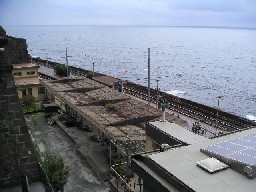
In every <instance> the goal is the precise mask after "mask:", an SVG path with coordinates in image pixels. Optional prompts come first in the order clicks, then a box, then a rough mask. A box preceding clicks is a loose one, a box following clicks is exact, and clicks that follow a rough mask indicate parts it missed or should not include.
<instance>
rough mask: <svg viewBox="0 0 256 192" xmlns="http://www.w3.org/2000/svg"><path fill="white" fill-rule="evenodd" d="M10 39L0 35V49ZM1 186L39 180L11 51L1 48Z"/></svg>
mask: <svg viewBox="0 0 256 192" xmlns="http://www.w3.org/2000/svg"><path fill="white" fill-rule="evenodd" d="M5 46H8V45H7V40H5V39H3V38H1V37H0V48H3V47H5ZM0 151H1V153H0V189H1V188H4V187H11V186H17V185H20V183H21V178H20V177H21V176H27V177H28V180H29V182H35V181H39V180H40V177H39V169H38V164H37V159H36V153H35V151H34V147H33V144H32V141H31V138H30V134H29V132H28V127H27V125H26V122H25V119H24V116H23V113H22V111H21V107H20V101H19V97H18V93H17V89H16V86H15V84H14V80H13V76H12V66H11V64H10V62H9V59H8V54H6V51H5V50H3V49H0Z"/></svg>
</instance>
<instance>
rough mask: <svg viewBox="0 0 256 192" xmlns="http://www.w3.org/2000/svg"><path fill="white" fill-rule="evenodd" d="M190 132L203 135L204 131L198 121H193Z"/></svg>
mask: <svg viewBox="0 0 256 192" xmlns="http://www.w3.org/2000/svg"><path fill="white" fill-rule="evenodd" d="M192 132H193V133H197V134H202V135H203V134H204V132H205V129H204V128H202V127H201V125H200V124H199V123H198V122H195V123H193V126H192Z"/></svg>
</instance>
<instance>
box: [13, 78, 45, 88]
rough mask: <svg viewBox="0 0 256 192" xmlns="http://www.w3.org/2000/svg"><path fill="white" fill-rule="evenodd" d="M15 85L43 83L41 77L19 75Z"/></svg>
mask: <svg viewBox="0 0 256 192" xmlns="http://www.w3.org/2000/svg"><path fill="white" fill-rule="evenodd" d="M14 82H15V85H18V86H21V85H23V86H26V85H39V84H41V82H40V80H39V77H38V76H35V77H19V78H17V79H14Z"/></svg>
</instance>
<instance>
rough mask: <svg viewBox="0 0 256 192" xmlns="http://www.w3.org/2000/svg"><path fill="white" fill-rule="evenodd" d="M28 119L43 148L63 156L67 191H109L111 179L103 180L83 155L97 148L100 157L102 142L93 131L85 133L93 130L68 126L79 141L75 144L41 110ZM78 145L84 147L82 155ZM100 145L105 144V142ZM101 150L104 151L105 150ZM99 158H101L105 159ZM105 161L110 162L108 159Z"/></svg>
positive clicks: (41, 148)
mask: <svg viewBox="0 0 256 192" xmlns="http://www.w3.org/2000/svg"><path fill="white" fill-rule="evenodd" d="M26 119H27V124H28V126H29V127H30V131H31V133H32V137H33V140H35V142H36V143H37V144H38V146H39V149H40V151H41V152H50V153H52V154H54V155H58V156H61V157H62V158H63V159H64V162H65V165H66V166H68V167H69V170H70V176H69V178H68V183H67V184H66V186H65V191H66V192H74V191H76V192H87V191H95V192H108V191H109V185H108V183H106V182H105V183H104V182H102V180H101V179H100V178H99V177H97V175H96V174H95V170H93V168H92V167H91V165H89V163H88V162H87V160H86V159H84V158H83V157H84V155H88V156H90V153H94V151H95V153H96V157H94V158H100V157H97V154H98V152H99V150H100V149H101V148H100V146H101V145H100V144H99V143H97V142H95V141H92V140H91V139H90V135H87V136H85V135H86V134H92V133H87V132H83V131H81V130H79V129H77V128H67V129H69V132H70V134H71V135H73V136H74V138H75V139H76V140H77V141H78V142H77V144H76V143H75V142H74V141H72V139H71V138H70V136H67V134H66V133H65V132H64V131H63V130H62V129H61V128H60V127H59V126H58V125H57V124H55V125H52V126H50V125H47V121H46V119H45V118H44V117H43V114H42V113H38V114H34V115H29V116H27V117H26ZM99 145H100V146H99ZM79 146H80V148H82V149H83V156H81V153H78V152H77V150H78V148H79ZM101 147H102V148H103V147H104V146H101ZM94 149H95V150H94ZM100 153H101V154H102V152H100ZM100 160H101V161H102V159H100ZM96 161H97V159H96ZM105 165H107V162H106V164H105ZM103 166H104V165H103Z"/></svg>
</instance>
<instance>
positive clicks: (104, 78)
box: [93, 76, 119, 86]
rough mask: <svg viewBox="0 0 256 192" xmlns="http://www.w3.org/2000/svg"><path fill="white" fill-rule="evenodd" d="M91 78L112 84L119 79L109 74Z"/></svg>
mask: <svg viewBox="0 0 256 192" xmlns="http://www.w3.org/2000/svg"><path fill="white" fill-rule="evenodd" d="M93 80H95V81H98V82H101V83H103V84H105V85H109V86H112V85H113V84H114V83H115V82H117V81H119V79H117V78H115V77H111V76H98V77H93Z"/></svg>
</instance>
